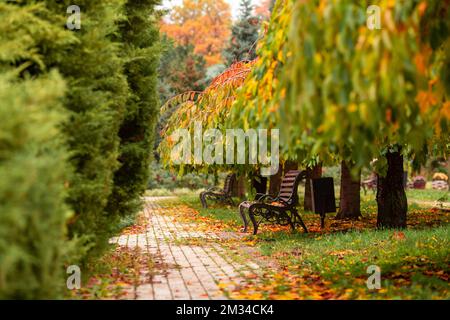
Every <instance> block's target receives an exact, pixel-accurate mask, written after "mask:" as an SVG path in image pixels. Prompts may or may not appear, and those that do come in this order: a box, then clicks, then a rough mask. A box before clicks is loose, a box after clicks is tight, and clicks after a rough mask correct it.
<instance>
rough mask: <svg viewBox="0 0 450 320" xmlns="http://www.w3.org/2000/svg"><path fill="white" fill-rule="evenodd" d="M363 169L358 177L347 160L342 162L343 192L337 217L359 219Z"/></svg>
mask: <svg viewBox="0 0 450 320" xmlns="http://www.w3.org/2000/svg"><path fill="white" fill-rule="evenodd" d="M360 187H361V171H359V172H358V176H357V178H353V177H352V175H351V172H350V168H349V167H348V165H347V163H346V162H345V161H342V162H341V192H340V199H341V200H340V204H339V211H338V213H337V215H336V219H358V218H359V217H361V208H360V202H361V197H360V193H359V192H360Z"/></svg>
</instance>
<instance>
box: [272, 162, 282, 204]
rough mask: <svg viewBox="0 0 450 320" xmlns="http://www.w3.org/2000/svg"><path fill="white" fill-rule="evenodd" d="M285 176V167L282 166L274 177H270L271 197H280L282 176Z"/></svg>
mask: <svg viewBox="0 0 450 320" xmlns="http://www.w3.org/2000/svg"><path fill="white" fill-rule="evenodd" d="M282 175H283V167H282V166H281V164H280V165H279V167H278V172H277V173H276V174H274V175H273V176H270V182H269V194H270V195H271V196H274V197H275V196H276V195H278V191H280V184H281V176H282Z"/></svg>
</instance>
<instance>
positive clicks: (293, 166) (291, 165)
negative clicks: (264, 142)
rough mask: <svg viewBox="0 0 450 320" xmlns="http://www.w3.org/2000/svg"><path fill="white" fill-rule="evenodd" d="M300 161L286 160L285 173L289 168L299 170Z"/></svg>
mask: <svg viewBox="0 0 450 320" xmlns="http://www.w3.org/2000/svg"><path fill="white" fill-rule="evenodd" d="M297 169H298V163H297V162H294V161H286V162H285V163H284V168H283V174H286V173H287V172H288V171H289V170H297Z"/></svg>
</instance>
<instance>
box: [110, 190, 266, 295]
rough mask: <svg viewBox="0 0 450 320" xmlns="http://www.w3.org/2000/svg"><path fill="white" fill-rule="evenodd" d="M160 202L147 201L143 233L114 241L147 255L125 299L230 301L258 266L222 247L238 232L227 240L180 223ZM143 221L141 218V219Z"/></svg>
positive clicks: (128, 235) (159, 200) (127, 235)
mask: <svg viewBox="0 0 450 320" xmlns="http://www.w3.org/2000/svg"><path fill="white" fill-rule="evenodd" d="M161 200H162V198H159V197H147V198H146V202H145V208H144V212H143V213H142V215H143V218H144V219H145V222H148V223H144V225H145V228H144V230H142V231H140V233H138V234H125V235H121V236H119V237H116V238H113V239H111V242H112V243H116V244H117V245H118V246H122V247H123V246H124V247H127V249H132V250H134V249H136V248H138V250H139V251H140V252H142V255H146V258H147V261H148V263H146V264H145V265H146V267H144V268H142V269H141V270H140V276H139V277H140V279H139V280H140V281H138V282H137V283H136V284H135V285H132V286H131V285H130V286H129V287H127V288H125V292H126V294H125V295H124V297H123V298H124V299H145V300H147V299H149V300H151V299H162V300H172V299H227V296H226V295H225V294H224V289H225V291H226V290H227V289H233V288H232V287H234V286H239V285H241V284H243V283H245V282H246V277H247V276H248V275H250V274H255V272H257V271H258V269H259V268H260V266H259V265H258V264H256V263H254V262H252V261H248V260H245V259H243V260H244V261H238V260H237V259H234V258H233V257H231V255H230V253H229V250H228V249H227V248H226V247H225V246H223V245H222V244H221V242H223V241H227V240H229V239H230V237H231V238H238V237H240V235H239V234H237V233H227V234H226V236H225V235H223V234H221V233H217V232H213V231H208V230H206V231H204V230H199V229H198V228H196V224H195V223H193V222H192V221H191V222H186V221H177V215H176V212H172V214H167V210H176V208H170V207H164V204H163V203H162V204H161ZM141 219H142V217H141Z"/></svg>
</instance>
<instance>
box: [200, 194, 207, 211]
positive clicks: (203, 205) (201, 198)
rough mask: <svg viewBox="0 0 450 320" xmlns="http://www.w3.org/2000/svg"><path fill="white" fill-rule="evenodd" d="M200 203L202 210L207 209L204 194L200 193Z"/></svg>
mask: <svg viewBox="0 0 450 320" xmlns="http://www.w3.org/2000/svg"><path fill="white" fill-rule="evenodd" d="M200 202H201V203H202V207H203V208H205V209H206V208H208V204H207V203H206V192H202V193H200Z"/></svg>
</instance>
